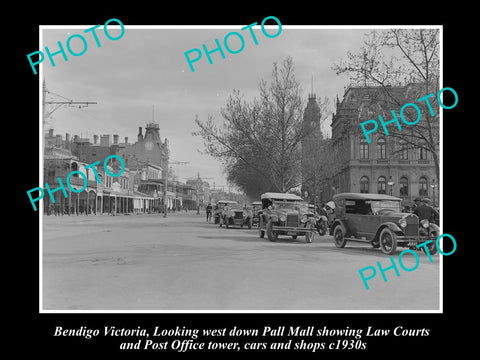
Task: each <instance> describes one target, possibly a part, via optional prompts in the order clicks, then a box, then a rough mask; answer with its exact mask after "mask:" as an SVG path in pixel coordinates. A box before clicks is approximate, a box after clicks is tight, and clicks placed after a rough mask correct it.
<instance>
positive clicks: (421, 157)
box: [418, 147, 427, 160]
mask: <svg viewBox="0 0 480 360" xmlns="http://www.w3.org/2000/svg"><path fill="white" fill-rule="evenodd" d="M418 151H419V154H418V159H419V160H427V149H425V148H423V147H421V148H419V149H418Z"/></svg>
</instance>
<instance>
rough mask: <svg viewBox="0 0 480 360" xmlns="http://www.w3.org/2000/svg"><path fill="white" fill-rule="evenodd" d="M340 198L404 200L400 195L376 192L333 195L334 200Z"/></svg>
mask: <svg viewBox="0 0 480 360" xmlns="http://www.w3.org/2000/svg"><path fill="white" fill-rule="evenodd" d="M338 198H341V199H352V200H396V201H402V200H403V199H402V198H399V197H395V196H390V195H385V194H375V193H340V194H336V195H334V196H333V200H337V199H338Z"/></svg>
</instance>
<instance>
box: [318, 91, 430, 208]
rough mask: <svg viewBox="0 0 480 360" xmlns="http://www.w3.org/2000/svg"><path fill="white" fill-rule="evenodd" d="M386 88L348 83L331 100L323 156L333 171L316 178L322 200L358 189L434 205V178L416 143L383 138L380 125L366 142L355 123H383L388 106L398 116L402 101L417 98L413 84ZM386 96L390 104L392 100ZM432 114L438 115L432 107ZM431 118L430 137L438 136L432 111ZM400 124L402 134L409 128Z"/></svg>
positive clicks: (427, 157)
mask: <svg viewBox="0 0 480 360" xmlns="http://www.w3.org/2000/svg"><path fill="white" fill-rule="evenodd" d="M386 90H387V91H388V92H387V91H386ZM386 90H385V89H383V88H381V87H350V88H348V89H347V90H346V91H345V93H344V96H343V100H342V101H339V100H338V98H337V103H336V112H335V113H334V114H333V117H332V124H331V127H332V138H331V139H329V140H328V141H330V143H331V144H330V145H331V146H330V149H331V153H329V154H324V156H328V157H330V158H332V159H333V163H334V165H335V171H334V175H333V176H329V177H328V179H324V180H323V182H322V186H321V187H322V189H321V193H322V196H321V197H322V201H328V200H329V199H331V197H332V196H333V194H335V193H341V192H363V193H383V194H389V195H393V196H397V197H401V198H402V199H403V200H404V204H406V205H408V204H410V203H411V202H412V201H413V199H414V198H415V197H428V198H430V199H431V200H433V205H435V206H437V205H438V203H439V202H438V200H439V196H438V194H439V189H438V179H437V175H436V170H435V169H436V167H435V163H434V159H433V156H432V153H431V152H428V151H426V150H425V148H424V147H422V146H420V145H421V143H418V146H417V145H415V144H411V143H407V142H406V141H405V140H402V138H400V137H398V136H393V135H392V134H390V135H389V136H386V135H385V133H384V132H383V129H382V126H381V125H380V124H379V126H378V128H379V130H378V131H376V132H375V133H373V134H371V135H370V138H371V142H370V143H368V141H367V139H366V137H365V135H364V133H363V132H362V129H361V127H360V123H362V122H364V121H366V120H369V119H376V120H377V121H378V116H379V115H382V116H383V118H384V120H385V121H388V120H390V119H392V117H393V116H392V114H391V110H394V111H395V112H396V114H399V110H400V107H401V106H402V105H403V104H405V103H408V102H415V101H416V99H418V98H420V97H421V96H418V95H416V94H419V92H418V90H419V85H418V84H409V85H407V86H402V87H389V88H388V89H386ZM420 93H421V91H420ZM423 95H426V94H425V93H423ZM412 97H413V98H412ZM392 98H395V99H396V102H392ZM399 103H400V105H399ZM437 108H438V107H437ZM434 112H435V114H438V110H437V111H434ZM422 113H423V114H425V112H422ZM424 116H425V115H424ZM435 116H436V118H434V119H433V120H432V124H434V125H433V137H434V139H437V140H438V137H439V125H438V115H435ZM398 118H399V119H400V116H399V115H398ZM400 122H401V120H400ZM402 125H403V127H402V131H404V132H405V134H408V132H409V131H411V129H410V128H409V126H407V125H405V124H402ZM395 126H396V125H395V124H390V125H389V126H388V127H387V128H389V129H391V130H390V131H393V129H394V128H395ZM412 126H414V125H412ZM397 133H398V132H397ZM437 155H438V154H437Z"/></svg>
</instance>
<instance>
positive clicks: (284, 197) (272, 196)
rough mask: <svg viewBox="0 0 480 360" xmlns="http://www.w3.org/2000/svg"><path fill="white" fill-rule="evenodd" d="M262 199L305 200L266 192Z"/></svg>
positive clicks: (295, 196) (293, 195)
mask: <svg viewBox="0 0 480 360" xmlns="http://www.w3.org/2000/svg"><path fill="white" fill-rule="evenodd" d="M260 199H278V200H303V199H302V198H301V197H300V196H298V195H295V194H285V193H274V192H266V193H264V194H262V195H261V196H260Z"/></svg>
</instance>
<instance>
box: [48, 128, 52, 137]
mask: <svg viewBox="0 0 480 360" xmlns="http://www.w3.org/2000/svg"><path fill="white" fill-rule="evenodd" d="M48 137H53V129H49V130H48Z"/></svg>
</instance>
